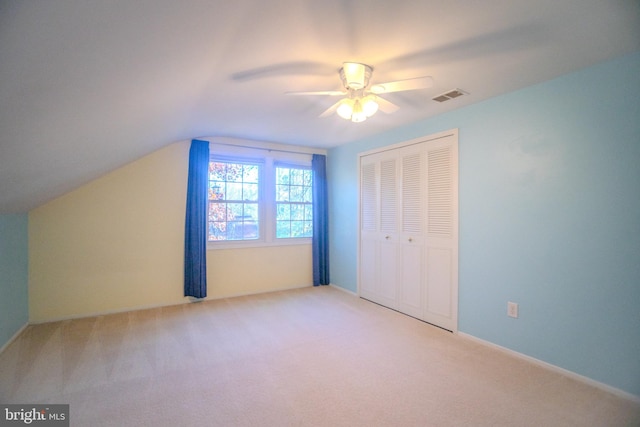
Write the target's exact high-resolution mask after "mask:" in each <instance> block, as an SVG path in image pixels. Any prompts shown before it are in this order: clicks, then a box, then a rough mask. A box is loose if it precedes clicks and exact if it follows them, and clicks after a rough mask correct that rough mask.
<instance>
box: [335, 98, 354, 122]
mask: <svg viewBox="0 0 640 427" xmlns="http://www.w3.org/2000/svg"><path fill="white" fill-rule="evenodd" d="M336 113H337V114H338V115H339V116H340V117H342V118H343V119H345V120H351V115H352V114H353V100H352V99H349V98H345V99H343V100H342V101H341V102H340V105H339V106H338V109H337V110H336Z"/></svg>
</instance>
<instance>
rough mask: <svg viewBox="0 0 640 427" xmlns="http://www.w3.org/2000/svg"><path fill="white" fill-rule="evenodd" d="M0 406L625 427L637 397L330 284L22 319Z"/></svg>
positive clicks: (175, 421)
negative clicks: (36, 321) (32, 321)
mask: <svg viewBox="0 0 640 427" xmlns="http://www.w3.org/2000/svg"><path fill="white" fill-rule="evenodd" d="M0 402H3V403H23V404H27V403H30V404H33V403H68V404H70V419H71V425H72V426H145V425H148V426H438V427H440V426H536V427H539V426H580V427H584V426H600V427H603V426H607V427H608V426H638V425H640V405H638V404H637V403H634V402H632V401H628V400H625V399H622V398H619V397H617V396H614V395H612V394H609V393H607V392H605V391H602V390H600V389H597V388H594V387H591V386H589V385H585V384H582V383H580V382H577V381H575V380H572V379H570V378H567V377H565V376H562V375H560V374H558V373H556V372H552V371H549V370H546V369H544V368H542V367H539V366H537V365H534V364H531V363H529V362H527V361H524V360H521V359H518V358H514V357H512V356H510V355H507V354H505V353H503V352H500V351H497V350H495V349H492V348H489V347H486V346H484V345H481V344H478V343H475V342H473V341H471V340H467V339H464V338H462V337H458V336H455V335H453V334H451V333H448V332H446V331H443V330H441V329H438V328H436V327H433V326H430V325H428V324H425V323H422V322H420V321H418V320H415V319H412V318H410V317H407V316H404V315H402V314H399V313H396V312H394V311H391V310H388V309H385V308H383V307H380V306H377V305H375V304H373V303H370V302H367V301H364V300H361V299H358V298H356V297H354V296H352V295H350V294H348V293H345V292H342V291H339V290H336V289H334V288H332V287H321V288H303V289H297V290H292V291H285V292H275V293H270V294H262V295H255V296H248V297H239V298H231V299H225V300H218V301H208V302H201V303H196V304H185V305H179V306H172V307H164V308H157V309H151V310H142V311H135V312H129V313H122V314H113V315H108V316H97V317H92V318H85V319H77V320H68V321H62V322H54V323H47V324H41V325H33V326H29V327H28V328H27V329H26V330H25V331H24V332H23V333H22V334H21V335H20V336H19V337H18V339H16V340H15V341H14V342H13V343H12V344H11V345H10V346H9V347H8V348H7V349H6V350H5V351H4V352H3V353H2V354H0Z"/></svg>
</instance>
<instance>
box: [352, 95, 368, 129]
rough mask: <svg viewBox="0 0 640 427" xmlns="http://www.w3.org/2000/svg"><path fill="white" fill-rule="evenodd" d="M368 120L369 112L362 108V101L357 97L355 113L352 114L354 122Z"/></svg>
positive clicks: (354, 107) (354, 105)
mask: <svg viewBox="0 0 640 427" xmlns="http://www.w3.org/2000/svg"><path fill="white" fill-rule="evenodd" d="M365 120H367V114H366V113H365V112H364V110H363V109H362V103H361V102H360V100H359V99H356V100H355V102H354V103H353V114H352V115H351V121H352V122H354V123H360V122H364V121H365Z"/></svg>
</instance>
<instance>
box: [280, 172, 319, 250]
mask: <svg viewBox="0 0 640 427" xmlns="http://www.w3.org/2000/svg"><path fill="white" fill-rule="evenodd" d="M275 169H276V200H275V201H276V237H277V238H279V239H282V238H295V237H311V236H312V234H313V198H312V192H311V191H312V181H311V180H312V174H311V168H309V167H303V166H291V165H279V164H277V165H276V168H275Z"/></svg>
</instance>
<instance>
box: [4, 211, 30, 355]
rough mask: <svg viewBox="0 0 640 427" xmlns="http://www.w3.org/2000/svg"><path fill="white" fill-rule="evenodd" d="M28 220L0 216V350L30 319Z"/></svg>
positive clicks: (24, 216)
mask: <svg viewBox="0 0 640 427" xmlns="http://www.w3.org/2000/svg"><path fill="white" fill-rule="evenodd" d="M27 218H28V216H27V214H20V215H0V348H1V347H2V346H3V345H5V344H6V343H7V342H8V341H9V339H11V337H12V336H13V335H14V334H15V333H16V332H18V330H20V328H21V327H22V326H24V325H25V324H26V323H27V321H28V320H29V306H28V303H29V301H28V300H29V295H28V284H29V280H28V277H29V272H28V257H29V253H28V248H27V245H28V236H27V223H28V219H27Z"/></svg>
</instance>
